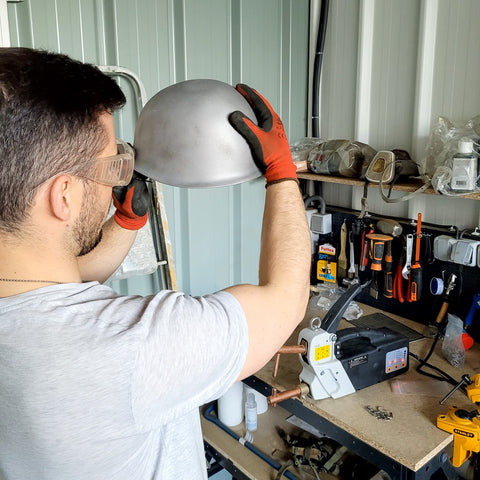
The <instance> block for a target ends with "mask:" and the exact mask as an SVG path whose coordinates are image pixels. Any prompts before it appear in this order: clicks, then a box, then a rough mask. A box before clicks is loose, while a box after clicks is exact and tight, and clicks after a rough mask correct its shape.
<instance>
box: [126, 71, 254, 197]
mask: <svg viewBox="0 0 480 480" xmlns="http://www.w3.org/2000/svg"><path fill="white" fill-rule="evenodd" d="M235 110H240V111H241V112H243V113H244V114H245V115H247V116H248V117H249V118H250V119H251V120H252V121H253V122H255V123H257V120H256V117H255V114H254V112H253V110H252V108H251V107H250V105H249V103H248V102H247V100H245V98H244V97H243V96H242V95H241V94H240V93H238V92H237V90H235V88H234V87H232V86H231V85H228V84H227V83H224V82H220V81H218V80H211V79H197V80H186V81H184V82H180V83H176V84H173V85H171V86H169V87H167V88H165V89H163V90H160V91H159V92H158V93H157V94H156V95H154V96H153V97H152V98H151V99H150V100H149V101H148V102H147V103H146V105H145V106H144V107H143V109H142V111H141V112H140V115H139V117H138V120H137V125H136V128H135V139H134V146H135V152H136V154H135V157H136V160H135V170H137V171H138V172H140V173H142V174H143V175H146V176H147V177H150V178H152V179H153V180H157V181H159V182H161V183H165V184H168V185H174V186H177V187H192V188H197V187H218V186H226V185H235V184H237V183H241V182H245V181H248V180H253V179H254V178H257V177H259V176H260V175H261V172H260V170H259V169H258V168H257V166H256V165H255V162H254V160H253V158H252V155H251V152H250V148H249V146H248V144H247V142H246V141H245V139H244V138H243V137H242V136H241V135H240V134H239V133H238V132H237V131H236V130H235V129H234V128H233V127H232V126H231V125H230V123H229V121H228V116H229V114H230V113H232V112H233V111H235Z"/></svg>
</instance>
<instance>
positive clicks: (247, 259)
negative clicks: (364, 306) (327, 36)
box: [8, 0, 309, 295]
mask: <svg viewBox="0 0 480 480" xmlns="http://www.w3.org/2000/svg"><path fill="white" fill-rule="evenodd" d="M8 17H9V25H10V39H11V44H12V45H20V46H33V47H37V48H47V49H51V50H56V51H60V52H63V53H67V54H69V55H71V56H73V57H75V58H78V59H81V60H84V61H88V62H92V63H96V64H99V65H104V64H108V65H119V66H122V67H125V68H128V69H129V70H132V71H133V72H135V73H137V74H138V75H139V77H140V78H141V80H142V82H143V83H144V85H145V87H146V90H147V94H148V97H151V96H152V95H154V94H155V93H156V92H157V91H158V90H160V89H162V88H164V87H166V86H168V85H170V84H172V83H175V82H178V81H182V80H186V79H192V78H214V79H217V80H222V81H225V82H228V83H230V84H233V85H234V84H236V83H238V82H240V81H241V82H244V83H247V84H249V85H251V86H254V87H255V88H256V89H257V90H259V91H260V92H262V93H263V94H264V95H265V96H266V97H267V98H268V99H269V100H270V102H271V103H272V105H273V106H274V108H275V109H276V110H277V111H278V112H279V113H280V115H281V116H282V119H283V121H284V124H285V126H286V129H287V134H288V135H289V137H290V138H296V137H299V136H302V135H304V134H305V132H306V122H307V118H306V116H307V114H306V111H307V70H308V34H309V32H308V26H309V2H308V0H281V1H278V0H262V1H257V0H136V1H134V0H25V1H23V2H20V3H17V2H15V3H13V2H12V3H8ZM122 85H123V84H122ZM125 89H128V85H125ZM132 118H134V117H132V114H131V113H128V112H126V113H125V114H124V115H121V116H120V118H119V120H118V124H117V127H118V130H119V134H120V135H121V136H122V137H123V138H125V139H126V140H129V141H132V140H133V131H134V128H133V123H134V121H133V120H132ZM185 135H188V131H186V132H185ZM163 192H164V197H165V203H166V207H167V216H168V221H169V225H170V236H171V238H172V244H173V250H174V254H175V264H176V270H177V277H178V284H179V288H180V289H182V290H184V291H186V292H188V293H192V294H195V295H197V294H203V293H207V292H212V291H215V290H217V289H221V288H223V287H226V286H228V285H230V284H232V283H240V282H256V281H257V268H258V254H259V239H260V227H261V219H262V213H263V203H264V194H265V188H264V181H263V180H262V179H260V180H258V181H253V182H250V183H247V184H244V185H240V186H234V187H225V188H216V189H206V190H193V189H178V188H173V187H169V186H164V188H163ZM118 288H119V289H121V290H124V291H125V290H127V289H128V290H129V291H130V292H137V291H139V292H140V293H145V292H148V290H149V289H153V288H154V285H153V284H150V280H149V279H148V278H134V279H131V280H128V282H127V281H121V282H120V284H119V285H118Z"/></svg>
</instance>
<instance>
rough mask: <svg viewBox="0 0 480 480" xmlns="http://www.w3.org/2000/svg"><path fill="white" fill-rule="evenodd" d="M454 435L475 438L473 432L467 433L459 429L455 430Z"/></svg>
mask: <svg viewBox="0 0 480 480" xmlns="http://www.w3.org/2000/svg"><path fill="white" fill-rule="evenodd" d="M453 433H456V434H457V435H463V436H464V437H470V438H472V437H474V436H475V435H474V434H473V433H472V432H465V431H463V430H459V429H458V428H454V429H453Z"/></svg>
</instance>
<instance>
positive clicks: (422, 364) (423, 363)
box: [409, 328, 466, 394]
mask: <svg viewBox="0 0 480 480" xmlns="http://www.w3.org/2000/svg"><path fill="white" fill-rule="evenodd" d="M440 331H441V329H440V328H439V329H438V330H437V334H436V335H435V338H434V339H433V342H432V345H431V347H430V350H429V351H428V353H427V355H426V356H425V358H423V359H422V358H420V357H419V356H418V355H415V354H414V353H412V352H409V355H410V356H411V357H413V358H414V359H415V360H417V361H418V362H419V365H417V368H416V370H417V372H418V373H420V374H422V375H425V376H427V377H430V378H433V379H435V380H439V381H441V382H448V383H450V384H451V385H453V386H455V387H456V386H457V385H458V384H459V383H460V382H459V381H457V380H455V379H454V378H453V377H451V376H450V375H449V374H448V373H446V372H445V371H443V370H442V369H440V368H438V367H436V366H435V365H432V364H431V363H428V360H429V358H430V357H431V356H432V353H433V352H434V350H435V346H436V345H437V342H438V340H439V338H440ZM422 367H428V368H430V369H432V370H435V371H436V372H438V373H439V374H440V375H434V374H433V373H429V372H425V371H424V370H422ZM460 390H462V392H463V393H465V394H466V388H465V387H464V386H462V387H460Z"/></svg>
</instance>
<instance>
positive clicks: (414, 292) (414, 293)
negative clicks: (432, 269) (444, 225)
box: [409, 213, 422, 302]
mask: <svg viewBox="0 0 480 480" xmlns="http://www.w3.org/2000/svg"><path fill="white" fill-rule="evenodd" d="M421 232H422V214H421V213H419V214H418V220H417V234H416V243H415V262H414V264H413V265H412V266H411V269H410V281H409V295H410V300H411V301H412V302H416V301H418V300H420V297H421V293H422V266H421V265H420V239H421Z"/></svg>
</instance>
